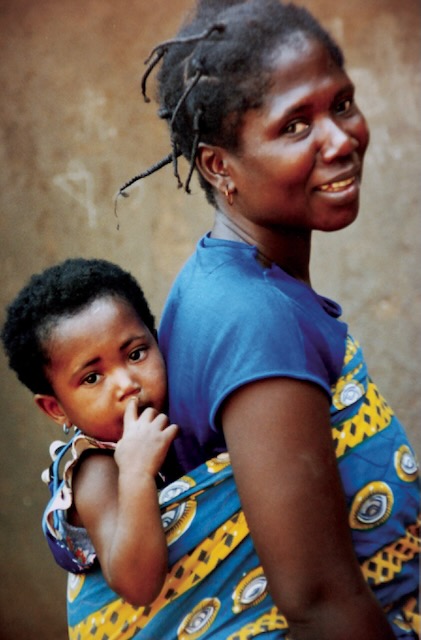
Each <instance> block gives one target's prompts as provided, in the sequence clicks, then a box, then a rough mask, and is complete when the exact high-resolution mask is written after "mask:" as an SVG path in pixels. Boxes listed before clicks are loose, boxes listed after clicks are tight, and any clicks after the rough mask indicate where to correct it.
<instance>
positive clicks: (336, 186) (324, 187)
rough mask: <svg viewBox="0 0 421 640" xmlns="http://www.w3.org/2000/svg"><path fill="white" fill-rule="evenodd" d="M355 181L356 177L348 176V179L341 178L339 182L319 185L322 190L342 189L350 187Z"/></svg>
mask: <svg viewBox="0 0 421 640" xmlns="http://www.w3.org/2000/svg"><path fill="white" fill-rule="evenodd" d="M354 181H355V177H352V178H347V179H346V180H339V182H329V184H322V186H321V187H319V190H320V191H341V190H342V189H345V188H346V187H349V185H350V184H352V183H353V182H354Z"/></svg>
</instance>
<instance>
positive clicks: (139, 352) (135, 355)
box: [129, 347, 146, 362]
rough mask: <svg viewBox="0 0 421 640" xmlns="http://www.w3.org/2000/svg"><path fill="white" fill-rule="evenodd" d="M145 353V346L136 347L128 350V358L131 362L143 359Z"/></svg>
mask: <svg viewBox="0 0 421 640" xmlns="http://www.w3.org/2000/svg"><path fill="white" fill-rule="evenodd" d="M145 355H146V347H138V348H137V349H134V350H133V351H131V352H130V355H129V360H131V361H132V362H138V361H139V360H143V359H144V357H145Z"/></svg>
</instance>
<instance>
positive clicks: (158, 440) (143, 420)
mask: <svg viewBox="0 0 421 640" xmlns="http://www.w3.org/2000/svg"><path fill="white" fill-rule="evenodd" d="M177 429H178V427H177V425H175V424H170V421H169V419H168V417H167V416H166V415H165V414H164V413H158V411H157V410H156V409H153V408H152V407H147V408H146V409H145V410H144V411H142V413H141V414H140V416H139V415H138V404H137V399H136V398H133V400H130V402H129V403H128V405H127V407H126V411H125V412H124V430H123V435H122V437H121V439H120V440H119V442H118V443H117V446H116V450H115V454H114V459H115V461H116V463H117V465H118V466H119V468H120V471H121V470H123V469H125V470H126V471H129V472H130V473H133V474H135V473H139V472H140V473H145V474H150V475H151V476H153V477H155V476H156V475H157V474H158V472H159V470H160V469H161V467H162V465H163V462H164V460H165V456H166V455H167V452H168V449H169V447H170V444H171V442H172V441H173V440H174V438H175V436H176V434H177Z"/></svg>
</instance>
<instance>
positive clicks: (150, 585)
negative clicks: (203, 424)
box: [74, 401, 177, 606]
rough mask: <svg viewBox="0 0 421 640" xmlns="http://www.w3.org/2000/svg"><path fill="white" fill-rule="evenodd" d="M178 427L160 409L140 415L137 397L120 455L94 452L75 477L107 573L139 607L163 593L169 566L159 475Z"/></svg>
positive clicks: (80, 508) (79, 504) (82, 514)
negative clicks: (158, 484) (159, 411)
mask: <svg viewBox="0 0 421 640" xmlns="http://www.w3.org/2000/svg"><path fill="white" fill-rule="evenodd" d="M176 431H177V427H176V425H169V421H168V418H167V416H165V415H164V414H158V413H157V412H156V411H155V410H154V409H150V408H148V409H145V411H143V413H142V414H141V415H140V416H139V417H138V416H137V402H136V401H132V402H130V404H129V405H128V407H127V410H126V413H125V418H124V433H123V436H122V438H121V440H120V441H119V442H118V444H117V447H116V451H115V455H114V458H112V457H111V456H108V455H103V454H102V455H101V454H99V453H98V454H94V455H90V456H89V457H88V458H87V459H86V460H84V461H83V462H82V464H81V465H80V469H79V470H78V473H77V476H76V478H75V483H74V492H75V506H76V509H77V513H78V516H79V518H80V520H81V522H82V524H83V526H84V527H86V529H87V530H88V533H89V535H90V537H91V539H92V542H93V544H94V547H95V550H96V552H97V555H98V559H99V562H100V565H101V569H102V572H103V574H104V577H105V579H106V580H107V582H108V584H109V585H110V587H111V588H112V589H113V590H114V591H116V592H117V593H118V594H119V595H121V596H122V597H123V598H125V599H126V600H127V601H128V602H130V603H131V604H133V605H138V606H140V605H145V604H148V603H150V602H152V601H153V600H154V599H155V598H156V597H157V595H158V594H159V592H160V590H161V588H162V585H163V581H164V579H165V575H166V573H167V569H168V566H167V562H168V553H167V543H166V538H165V534H164V531H163V527H162V521H161V514H160V510H159V505H158V498H157V487H156V475H157V474H158V471H159V469H160V468H161V466H162V464H163V461H164V459H165V456H166V454H167V451H168V448H169V446H170V444H171V442H172V440H173V439H174V437H175V435H176Z"/></svg>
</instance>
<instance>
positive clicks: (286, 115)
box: [226, 36, 369, 233]
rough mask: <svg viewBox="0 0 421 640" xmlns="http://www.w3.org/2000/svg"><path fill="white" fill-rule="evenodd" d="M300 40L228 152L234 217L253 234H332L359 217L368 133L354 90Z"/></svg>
mask: <svg viewBox="0 0 421 640" xmlns="http://www.w3.org/2000/svg"><path fill="white" fill-rule="evenodd" d="M297 37H298V38H299V39H298V40H297V41H294V42H293V43H292V45H291V46H284V47H283V48H280V49H279V51H277V52H275V53H274V56H273V75H272V84H271V88H270V89H269V91H268V93H267V95H266V97H265V100H264V103H263V105H262V107H261V108H259V109H256V110H250V111H248V112H247V113H246V114H245V116H244V119H243V123H242V126H241V129H240V134H239V136H240V145H239V148H238V150H237V151H235V152H226V159H227V162H228V166H229V175H230V178H231V179H232V182H233V184H234V185H235V189H236V190H235V195H234V204H233V207H232V208H231V211H232V214H231V215H236V216H237V217H238V216H239V217H240V218H242V220H243V223H246V226H247V228H248V231H250V232H251V233H253V227H256V226H257V227H264V228H265V229H275V230H279V229H283V230H285V231H289V232H291V231H303V230H306V231H310V230H313V229H317V230H321V231H334V230H338V229H342V228H344V227H346V226H347V225H349V224H351V223H352V222H353V221H354V220H355V218H356V216H357V213H358V206H359V193H360V183H361V174H362V165H363V158H364V153H365V150H366V148H367V145H368V141H369V132H368V127H367V124H366V122H365V120H364V117H363V116H362V114H361V112H360V111H359V109H358V107H357V105H356V103H355V102H354V86H353V84H352V82H351V81H350V79H349V77H348V76H347V74H346V73H345V71H344V70H342V69H340V68H339V67H338V66H337V65H336V64H335V63H334V62H333V60H332V59H331V57H330V55H329V54H328V52H327V51H326V49H325V47H324V46H323V45H322V44H320V43H319V42H317V41H315V40H309V39H306V38H305V37H303V36H297ZM255 230H256V229H255Z"/></svg>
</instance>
